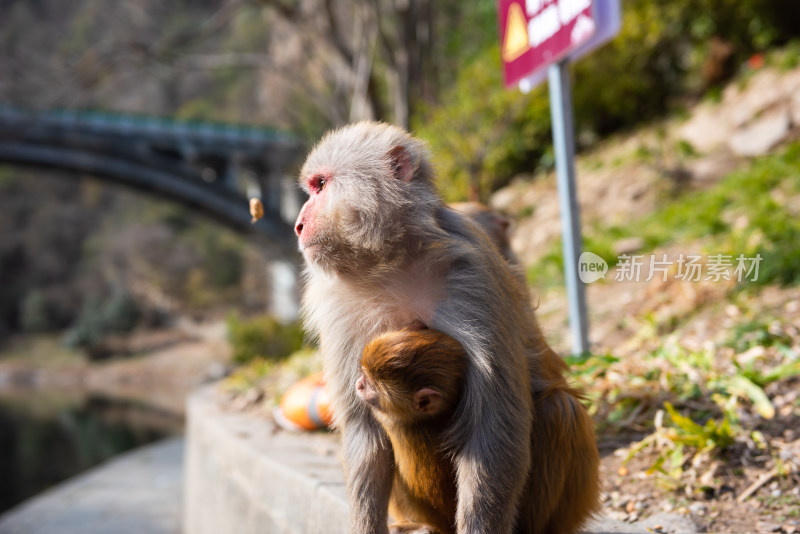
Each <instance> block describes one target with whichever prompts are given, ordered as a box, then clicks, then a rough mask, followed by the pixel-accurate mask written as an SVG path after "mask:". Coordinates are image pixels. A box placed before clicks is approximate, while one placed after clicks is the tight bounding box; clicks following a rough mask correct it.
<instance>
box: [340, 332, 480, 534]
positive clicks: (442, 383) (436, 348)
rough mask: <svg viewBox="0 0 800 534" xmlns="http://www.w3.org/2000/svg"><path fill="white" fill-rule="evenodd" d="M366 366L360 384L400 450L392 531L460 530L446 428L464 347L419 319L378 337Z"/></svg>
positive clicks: (455, 397) (461, 370) (448, 533)
mask: <svg viewBox="0 0 800 534" xmlns="http://www.w3.org/2000/svg"><path fill="white" fill-rule="evenodd" d="M361 368H362V373H361V376H360V377H359V378H358V381H357V382H356V391H357V393H358V395H359V396H360V397H361V398H362V399H363V400H364V402H366V403H367V404H368V405H369V407H370V409H371V410H372V413H373V414H374V416H375V419H377V421H378V422H379V423H380V424H381V426H382V427H383V429H384V430H385V431H386V434H387V435H388V437H389V440H390V441H391V443H392V449H393V452H394V467H395V469H394V480H393V481H392V490H391V497H390V499H389V513H390V514H391V516H392V517H393V518H394V521H395V522H394V523H393V524H392V525H391V526H390V532H391V534H405V533H412V532H413V533H415V534H416V533H420V534H423V533H425V534H428V533H430V534H433V533H437V534H455V532H456V526H455V518H456V503H457V495H456V476H455V471H454V464H453V462H452V461H451V457H450V455H449V454H448V451H447V449H446V447H445V445H444V432H445V431H446V429H447V428H448V424H449V423H450V417H451V416H452V414H453V411H454V410H455V408H456V406H457V405H458V402H459V399H460V396H461V385H462V382H463V378H464V373H465V370H466V358H465V354H464V349H463V348H462V347H461V345H460V344H459V343H458V342H457V341H456V340H454V339H453V338H451V337H449V336H446V335H445V334H442V333H440V332H437V331H435V330H429V329H427V328H425V327H423V326H421V325H418V324H414V325H411V326H408V327H406V328H404V329H402V330H398V331H395V332H389V333H387V334H383V335H381V336H378V337H376V338H375V339H373V340H372V341H370V342H369V343H368V344H367V346H366V348H364V352H363V356H362V358H361Z"/></svg>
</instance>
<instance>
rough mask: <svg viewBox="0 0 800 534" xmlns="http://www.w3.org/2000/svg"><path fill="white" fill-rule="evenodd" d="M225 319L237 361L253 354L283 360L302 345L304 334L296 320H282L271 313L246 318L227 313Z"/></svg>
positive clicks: (244, 359) (245, 360)
mask: <svg viewBox="0 0 800 534" xmlns="http://www.w3.org/2000/svg"><path fill="white" fill-rule="evenodd" d="M227 323H228V338H229V340H230V342H231V345H232V346H233V360H234V361H235V362H236V363H245V362H248V361H250V360H253V359H254V358H263V359H265V360H282V359H284V358H286V357H287V356H289V355H290V354H292V353H293V352H295V351H297V350H299V349H300V348H301V347H302V346H303V339H304V334H303V330H302V328H301V327H300V324H299V323H297V322H293V323H285V324H284V323H281V322H280V321H278V320H277V319H275V318H274V317H272V316H271V315H259V316H256V317H252V318H249V319H241V318H239V317H237V316H236V315H229V316H228V321H227Z"/></svg>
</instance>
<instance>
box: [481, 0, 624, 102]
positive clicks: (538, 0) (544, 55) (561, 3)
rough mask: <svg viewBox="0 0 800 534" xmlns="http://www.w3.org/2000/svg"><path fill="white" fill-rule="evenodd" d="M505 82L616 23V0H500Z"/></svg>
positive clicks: (601, 38)
mask: <svg viewBox="0 0 800 534" xmlns="http://www.w3.org/2000/svg"><path fill="white" fill-rule="evenodd" d="M497 7H498V15H499V17H498V18H499V20H500V43H501V45H502V51H501V55H502V58H503V66H504V70H505V82H506V86H511V85H514V84H516V83H518V82H520V81H521V80H523V79H526V78H528V77H529V76H531V74H533V73H535V72H537V71H539V70H541V69H543V68H544V67H546V66H548V65H550V64H551V63H555V62H557V61H560V60H561V59H562V58H564V57H565V56H567V55H568V54H571V53H572V52H575V51H577V53H579V54H580V53H585V52H586V51H588V49H591V48H595V47H596V46H599V44H602V42H605V41H606V40H608V39H610V38H611V37H612V36H613V35H615V34H616V32H617V31H618V29H619V18H620V17H619V0H498V2H497Z"/></svg>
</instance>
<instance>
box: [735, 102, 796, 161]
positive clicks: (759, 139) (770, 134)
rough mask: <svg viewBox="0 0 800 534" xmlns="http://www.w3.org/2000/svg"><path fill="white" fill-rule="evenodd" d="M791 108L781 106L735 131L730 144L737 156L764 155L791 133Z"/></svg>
mask: <svg viewBox="0 0 800 534" xmlns="http://www.w3.org/2000/svg"><path fill="white" fill-rule="evenodd" d="M790 126H791V120H790V117H789V110H788V109H787V108H781V109H779V110H777V111H774V112H771V113H768V114H766V115H764V116H763V117H760V118H758V119H756V120H755V121H753V122H752V124H750V125H749V126H747V127H745V128H743V129H741V130H739V131H737V132H736V133H734V134H733V135H732V136H731V138H730V140H729V141H728V146H729V147H730V149H731V150H732V151H733V153H734V154H736V155H737V156H746V157H753V156H763V155H764V154H766V153H768V152H769V151H770V149H771V148H772V147H774V146H775V145H777V144H778V143H780V142H781V141H783V140H784V139H785V138H786V137H787V136H788V135H789V128H790Z"/></svg>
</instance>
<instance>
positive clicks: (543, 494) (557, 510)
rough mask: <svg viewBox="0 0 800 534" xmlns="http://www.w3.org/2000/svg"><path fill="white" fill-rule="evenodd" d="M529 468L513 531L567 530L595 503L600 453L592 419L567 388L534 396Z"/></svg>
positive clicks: (559, 533) (565, 533) (545, 533)
mask: <svg viewBox="0 0 800 534" xmlns="http://www.w3.org/2000/svg"><path fill="white" fill-rule="evenodd" d="M531 436H532V437H531V472H530V475H529V479H528V487H527V496H525V497H523V499H522V501H521V503H520V513H519V518H518V528H517V532H519V533H524V534H572V533H574V532H576V531H577V530H578V529H579V528H580V527H581V525H582V524H583V523H584V522H585V521H586V520H587V519H589V518H590V517H591V516H592V514H593V513H594V512H595V511H596V510H597V508H598V502H599V501H598V497H599V492H600V486H599V478H598V477H599V472H598V466H599V461H600V460H599V455H598V453H597V445H596V443H595V437H594V424H593V422H592V419H591V417H589V414H588V413H587V412H586V410H585V409H584V407H583V406H582V405H581V403H580V401H579V400H578V399H577V397H575V396H574V395H573V394H572V393H571V392H570V391H569V390H563V389H558V390H554V391H551V392H548V393H546V394H545V395H543V396H541V397H538V398H536V399H535V401H534V423H533V430H532V433H531Z"/></svg>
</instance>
